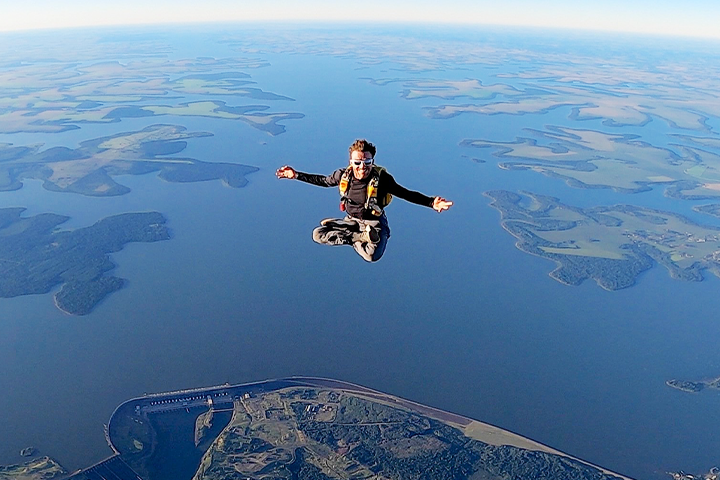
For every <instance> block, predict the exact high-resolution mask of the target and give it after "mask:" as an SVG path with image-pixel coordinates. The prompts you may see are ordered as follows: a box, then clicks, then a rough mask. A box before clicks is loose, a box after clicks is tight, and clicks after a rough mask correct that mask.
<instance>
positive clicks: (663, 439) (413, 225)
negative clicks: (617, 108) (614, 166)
mask: <svg viewBox="0 0 720 480" xmlns="http://www.w3.org/2000/svg"><path fill="white" fill-rule="evenodd" d="M206 42H207V43H201V44H199V45H198V43H197V42H195V43H193V42H191V41H189V40H187V39H186V40H184V43H185V44H187V45H188V48H191V50H190V52H191V53H192V54H193V55H202V54H207V53H203V52H207V51H212V50H216V51H219V52H220V53H217V54H216V56H223V55H229V54H231V53H232V50H231V49H230V47H228V46H225V45H217V44H215V43H212V42H209V41H206ZM177 48H178V51H180V50H181V49H180V48H179V47H177ZM183 48H184V47H183ZM180 53H184V52H177V51H176V52H175V53H173V55H176V56H178V57H182V55H181V54H180ZM261 56H262V58H263V59H266V60H268V61H269V62H270V63H271V65H272V66H271V67H267V68H261V69H255V70H249V71H248V73H250V74H251V75H252V79H253V80H254V81H257V82H258V87H259V88H263V89H264V90H266V91H271V92H274V93H278V94H282V95H286V96H289V97H292V98H294V99H295V100H296V101H295V102H289V101H278V102H267V104H268V105H270V106H271V109H272V111H278V112H281V111H287V112H302V113H303V114H305V118H304V119H302V120H293V121H287V122H285V124H286V126H287V132H286V133H284V134H282V135H279V136H277V137H271V136H269V135H267V134H265V133H263V132H260V131H258V130H254V129H252V128H250V127H248V126H247V125H245V124H243V123H240V122H228V121H221V120H213V119H202V118H183V119H173V118H170V117H161V118H159V119H152V118H151V119H148V118H142V119H126V120H123V121H122V122H121V123H117V124H112V125H111V126H110V127H109V128H108V127H104V128H102V129H101V128H99V127H98V128H97V131H98V132H99V131H102V133H97V135H98V136H99V135H103V136H104V135H109V134H112V133H116V132H120V131H128V130H136V129H139V128H143V127H144V126H146V125H150V124H153V123H181V124H183V125H185V126H186V127H188V129H189V130H191V131H194V130H201V131H210V132H213V133H214V134H215V136H214V137H212V138H199V139H193V140H191V141H190V143H189V145H188V148H187V149H186V150H185V151H183V152H181V153H180V154H179V156H187V157H192V158H197V159H199V160H203V161H232V162H239V163H245V164H249V165H254V166H257V167H259V168H260V170H259V171H258V172H257V173H254V174H251V175H250V176H249V180H250V183H249V185H248V186H247V187H245V188H242V189H230V188H224V187H222V186H221V185H220V183H219V182H204V183H194V184H173V183H167V182H163V181H161V180H159V179H158V178H157V177H156V176H155V174H149V175H144V176H122V177H119V178H117V180H118V182H120V183H122V184H124V185H127V186H129V187H130V188H131V189H132V191H131V193H129V194H128V195H125V196H122V197H115V198H100V199H96V198H87V197H82V196H77V195H71V194H58V193H52V192H48V191H46V190H44V189H42V187H41V185H40V183H39V182H27V184H26V186H25V187H24V188H23V189H21V190H18V191H15V192H7V193H3V194H1V195H0V206H25V207H27V208H28V211H27V214H28V215H33V214H37V213H41V212H47V211H51V212H54V213H59V214H64V215H68V216H70V217H71V220H70V221H69V222H67V224H65V225H64V227H65V228H78V227H82V226H86V225H90V224H92V223H93V222H95V221H97V220H98V219H100V218H103V217H105V216H107V215H111V214H115V213H121V212H129V211H146V210H157V211H160V212H162V213H163V214H164V215H166V217H167V218H168V226H169V227H170V228H171V230H172V234H173V238H172V239H171V240H170V241H166V242H158V243H153V244H131V245H128V246H126V248H125V249H124V250H122V251H121V252H118V253H116V254H113V255H112V259H113V261H114V262H115V263H116V264H117V265H118V266H117V267H116V269H115V271H114V274H115V275H118V276H120V277H123V278H126V279H128V284H127V287H126V288H124V289H123V290H121V291H119V292H117V293H115V294H113V295H111V296H109V297H108V298H107V299H106V300H105V301H103V302H102V303H101V304H100V305H99V306H98V307H97V308H96V309H95V310H94V311H93V313H91V314H90V315H88V316H85V317H69V316H66V315H64V314H62V313H61V312H59V311H58V310H57V309H55V308H54V306H53V303H52V298H51V295H50V294H48V295H36V296H27V297H19V298H14V299H0V365H3V367H2V370H0V372H1V373H2V374H1V375H0V391H2V392H3V395H2V396H0V432H3V436H2V438H3V440H2V442H0V464H3V463H8V462H12V461H17V460H18V457H17V452H18V451H19V450H20V448H23V447H25V446H28V445H34V446H36V447H38V448H39V449H40V451H41V452H42V453H44V454H48V455H51V456H53V457H55V458H57V459H58V460H59V461H60V462H61V463H63V464H64V465H66V466H67V467H68V468H70V469H74V468H79V467H81V466H85V465H89V464H90V463H92V462H94V461H97V460H100V459H102V458H103V457H105V456H107V455H108V454H109V451H108V449H107V448H106V447H105V442H104V439H103V431H102V424H103V423H104V422H106V421H107V419H108V417H109V415H110V413H111V412H112V411H113V409H114V408H115V406H117V405H118V404H119V403H121V402H122V401H124V400H126V399H127V398H130V397H133V396H136V395H138V394H142V393H143V392H158V391H164V390H171V389H179V388H188V387H195V386H204V385H212V384H220V383H224V382H232V383H235V382H246V381H252V380H258V379H264V378H268V377H281V376H288V375H294V374H303V375H318V376H328V377H334V378H339V379H343V380H347V381H351V382H357V383H360V384H363V385H367V386H369V387H372V388H376V389H379V390H382V391H386V392H389V393H392V394H395V395H399V396H403V397H407V398H411V399H413V400H416V401H419V402H422V403H427V404H429V405H433V406H436V407H440V408H443V409H446V410H449V411H452V412H456V413H460V414H463V415H466V416H469V417H473V418H477V419H479V420H483V421H486V422H490V423H493V424H495V425H498V426H500V427H503V428H506V429H509V430H512V431H515V432H517V433H520V434H522V435H525V436H528V437H531V438H533V439H535V440H538V441H541V442H543V443H546V444H549V445H551V446H553V447H555V448H558V449H560V450H563V451H566V452H568V453H571V454H573V455H575V456H578V457H581V458H583V459H586V460H588V461H591V462H593V463H597V464H599V465H602V466H604V467H606V468H609V469H612V470H616V471H618V472H621V473H623V474H627V475H630V476H634V477H637V478H646V479H650V478H658V479H659V478H663V475H664V472H665V471H668V470H678V469H683V470H686V471H698V472H700V471H707V469H709V468H710V467H711V466H713V465H714V464H715V462H716V461H717V457H716V454H717V452H718V451H720V438H718V436H717V435H716V434H715V433H716V432H717V431H718V428H720V419H718V416H717V415H716V412H717V411H718V408H720V395H718V394H717V393H713V392H705V393H703V394H702V395H690V394H686V393H682V392H678V391H675V390H672V389H670V388H668V387H666V386H665V384H664V382H665V381H666V380H668V379H670V378H681V379H697V378H703V377H707V376H713V375H718V374H720V373H718V372H720V351H719V350H718V348H717V340H716V339H717V338H720V324H718V322H717V321H716V315H715V312H717V311H718V310H720V296H718V295H717V291H718V287H719V286H720V281H719V280H718V279H717V278H715V277H713V276H709V278H708V279H707V280H706V281H704V282H701V283H689V282H687V283H686V282H680V281H676V280H672V279H671V278H670V277H669V276H668V275H667V272H666V271H665V270H664V269H663V268H661V267H656V268H654V269H652V270H651V271H649V272H647V273H645V274H643V275H642V276H641V277H640V278H639V281H638V284H637V285H636V286H634V287H632V288H630V289H626V290H622V291H617V292H607V291H604V290H602V289H600V288H599V287H597V286H596V285H595V284H594V283H593V282H586V283H584V284H583V285H582V286H580V287H567V286H564V285H561V284H559V283H558V282H556V281H554V280H552V279H551V278H550V277H548V275H547V274H548V272H550V271H551V270H552V269H553V268H554V265H553V263H552V262H550V261H548V260H545V259H541V258H537V257H533V256H529V255H527V254H525V253H523V252H521V251H519V250H517V249H516V248H515V247H514V242H515V239H514V238H513V237H512V236H510V235H509V234H508V233H507V232H505V231H504V230H503V229H502V228H501V227H500V224H499V214H498V212H497V211H496V210H494V209H492V208H490V207H489V206H488V203H489V199H488V198H487V197H484V196H483V195H482V192H484V191H486V190H490V189H498V188H501V189H507V190H521V189H525V190H531V191H534V192H538V193H543V194H548V195H554V196H557V197H559V198H560V199H561V200H562V201H565V202H568V203H571V204H574V205H579V206H591V205H603V204H604V205H611V204H615V203H633V204H641V205H645V206H650V207H653V208H661V209H675V211H681V212H682V213H687V210H689V208H688V207H685V206H679V205H678V203H679V202H677V201H674V200H671V199H667V198H665V197H663V196H662V191H661V190H660V189H656V190H654V191H652V192H646V193H642V194H637V195H623V194H619V193H616V192H613V191H610V190H578V189H572V188H569V187H567V186H566V185H565V184H564V183H563V182H562V181H560V180H557V179H552V178H547V177H542V176H539V175H537V174H533V173H532V172H509V171H506V170H501V169H499V168H497V166H496V163H497V160H496V159H494V157H492V156H491V155H489V154H488V153H487V151H481V150H474V149H469V148H462V147H460V146H459V142H460V141H462V140H463V139H465V138H486V139H491V140H496V141H511V140H514V138H515V137H516V136H522V135H524V134H523V133H522V128H525V127H530V128H537V129H540V128H543V126H544V125H546V124H563V122H565V123H568V122H569V121H568V120H567V118H566V117H567V114H568V113H569V111H568V110H564V111H563V110H561V109H558V110H557V111H553V112H550V113H549V114H547V115H535V116H534V115H525V116H509V117H501V116H494V117H482V116H471V115H467V116H459V117H456V118H453V119H448V120H432V119H429V118H427V117H425V116H424V115H423V110H422V107H423V106H428V105H432V104H433V102H432V101H430V100H428V101H408V100H404V99H402V98H400V96H399V95H400V91H401V86H400V85H399V84H391V85H388V86H385V87H378V86H373V85H371V84H369V83H368V82H367V80H364V79H363V78H362V77H368V76H370V77H373V76H374V77H378V78H379V77H387V76H388V75H387V73H383V71H382V70H383V69H386V68H387V65H385V66H382V65H381V66H370V67H367V68H363V69H362V70H356V68H357V65H356V63H355V62H354V60H352V59H347V58H345V59H343V58H336V57H331V56H315V55H288V54H272V53H262V54H261ZM474 68H475V70H474V71H469V72H468V71H467V70H465V71H462V72H461V71H460V69H458V70H457V71H452V70H449V71H448V72H447V76H448V78H468V77H474V76H476V77H477V78H482V76H483V75H485V76H487V75H489V74H488V71H486V70H485V69H484V68H483V67H481V66H477V67H474ZM493 68H494V67H493ZM493 71H496V70H495V69H494V70H493ZM423 75H425V76H426V77H427V78H437V77H438V75H439V74H438V73H437V72H434V73H426V74H423ZM398 76H401V75H400V74H399V75H398ZM223 100H226V101H228V103H230V104H233V105H242V104H253V103H262V102H254V101H251V99H244V98H235V99H225V98H223ZM583 125H584V126H587V128H598V129H602V127H601V126H599V124H590V123H585V124H583ZM87 127H88V128H87V129H86V126H83V130H81V132H86V133H87V132H93V135H96V133H95V132H96V131H95V130H92V129H91V128H89V127H90V126H87ZM658 128H661V127H658ZM604 131H612V130H610V129H605V130H604ZM648 131H650V129H649V130H648ZM653 131H654V130H653ZM75 132H79V131H75ZM657 132H660V130H657ZM648 135H653V133H648ZM655 135H660V133H655ZM6 137H12V136H10V135H5V136H2V138H0V141H8V140H7V139H6ZM356 137H367V138H369V139H371V141H373V142H374V143H376V145H378V155H377V159H378V163H381V164H383V165H385V166H387V167H388V168H389V170H390V171H391V173H393V174H394V175H395V177H396V178H397V179H398V181H400V182H401V183H402V184H403V185H405V186H407V187H409V188H413V189H417V190H421V191H423V192H425V193H428V194H431V195H436V194H439V195H444V196H446V197H448V198H450V199H452V200H454V201H455V202H456V205H455V206H454V207H453V208H452V210H450V211H449V212H447V213H444V214H442V215H438V214H436V213H435V212H433V211H431V210H429V209H424V208H421V207H418V206H414V205H409V204H407V203H404V202H402V201H401V200H396V201H395V202H393V204H392V205H391V206H390V207H389V209H388V216H389V220H390V227H391V229H392V233H393V235H392V238H391V239H390V242H389V244H388V250H387V253H386V255H385V257H384V258H383V259H382V261H380V262H379V263H377V264H374V265H366V264H364V263H363V262H361V261H360V260H359V259H358V258H357V256H356V254H355V253H354V252H353V251H352V250H350V249H347V248H345V249H343V248H333V249H331V248H328V247H321V246H319V245H316V244H314V243H313V242H312V241H311V237H310V232H311V230H312V228H313V227H314V226H315V225H316V224H317V221H318V220H319V219H321V218H325V217H328V216H333V215H337V213H338V212H337V192H336V191H334V190H333V189H327V190H322V189H319V188H316V187H312V186H309V185H305V184H301V183H298V182H291V181H281V180H277V179H276V178H275V177H274V170H275V168H277V167H278V166H280V165H282V164H285V163H289V164H291V165H293V166H295V167H296V168H298V169H300V170H303V171H309V172H316V173H329V172H331V171H332V170H333V169H335V168H338V167H340V166H342V164H343V162H344V161H345V159H346V155H347V153H346V152H347V146H348V145H349V144H350V143H351V142H352V141H353V140H354V139H355V138H356ZM27 138H28V136H27V135H24V136H20V135H19V136H17V138H16V140H17V141H18V143H22V142H27ZM84 138H90V137H89V136H87V137H83V135H78V134H77V133H74V132H67V133H65V134H59V135H57V136H47V139H46V138H45V137H43V139H42V141H47V142H50V141H51V140H52V141H53V142H57V144H63V145H67V146H72V145H73V143H75V144H76V143H77V142H78V141H80V140H82V139H84ZM21 140H22V142H21ZM36 141H38V140H36ZM463 155H467V156H470V157H478V158H483V159H485V160H487V163H484V164H479V163H476V162H473V161H471V160H469V159H468V158H465V157H463ZM701 218H704V216H701Z"/></svg>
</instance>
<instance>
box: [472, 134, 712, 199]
mask: <svg viewBox="0 0 720 480" xmlns="http://www.w3.org/2000/svg"><path fill="white" fill-rule="evenodd" d="M525 131H526V132H527V133H528V134H529V135H528V136H522V137H517V138H516V139H515V140H514V141H511V142H496V141H489V140H477V139H466V140H463V141H462V142H461V143H460V145H461V146H465V147H471V148H480V149H489V150H490V151H492V152H493V156H495V157H496V158H498V159H500V163H499V166H500V168H503V169H506V170H524V171H532V172H538V173H542V174H544V175H546V176H549V177H553V178H560V179H563V180H565V182H566V183H567V184H568V185H570V186H571V187H576V188H611V189H613V190H615V191H618V192H622V193H638V192H644V191H648V190H651V189H652V188H653V187H655V186H660V187H663V188H665V195H666V196H668V197H673V198H679V199H685V200H703V199H717V198H718V197H720V154H719V153H716V152H714V151H713V149H717V145H715V144H714V143H711V142H710V141H709V140H707V139H705V138H703V137H694V136H690V135H675V136H674V137H673V138H674V139H676V141H678V142H680V143H672V144H670V145H669V146H667V147H665V146H663V147H658V146H655V145H652V144H649V143H647V142H645V141H642V140H641V139H640V137H639V136H638V135H634V134H623V133H605V132H601V131H598V130H591V129H577V128H569V127H562V126H553V125H549V126H546V127H545V129H544V130H537V129H530V128H527V129H525Z"/></svg>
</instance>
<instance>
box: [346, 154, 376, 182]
mask: <svg viewBox="0 0 720 480" xmlns="http://www.w3.org/2000/svg"><path fill="white" fill-rule="evenodd" d="M372 163H373V157H372V154H371V153H370V152H359V151H357V150H354V151H353V152H352V153H351V154H350V165H351V166H352V171H353V175H354V176H355V178H357V179H358V180H362V179H364V178H366V177H367V176H368V175H370V171H371V170H372Z"/></svg>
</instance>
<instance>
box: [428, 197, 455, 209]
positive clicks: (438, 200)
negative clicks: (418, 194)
mask: <svg viewBox="0 0 720 480" xmlns="http://www.w3.org/2000/svg"><path fill="white" fill-rule="evenodd" d="M452 205H453V202H451V201H450V200H447V199H444V198H442V197H435V200H434V201H433V206H432V207H433V209H434V210H435V211H437V212H442V211H443V210H447V209H448V208H450V207H452Z"/></svg>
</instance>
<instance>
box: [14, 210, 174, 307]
mask: <svg viewBox="0 0 720 480" xmlns="http://www.w3.org/2000/svg"><path fill="white" fill-rule="evenodd" d="M24 211H25V209H24V208H2V209H0V297H2V298H11V297H17V296H20V295H33V294H41V293H48V292H50V291H51V290H52V289H53V288H55V287H56V286H58V285H61V286H62V287H61V288H60V290H59V291H58V292H57V293H56V294H55V305H56V306H57V307H58V308H59V309H60V310H62V311H63V312H65V313H68V314H72V315H86V314H88V313H90V312H91V311H92V309H93V308H94V307H95V306H96V305H97V304H98V303H99V302H100V301H102V299H103V298H105V297H106V296H107V295H109V294H110V293H112V292H114V291H116V290H119V289H120V288H122V287H123V285H124V280H123V279H121V278H118V277H114V276H111V275H108V272H109V271H111V270H112V269H113V268H114V267H115V265H114V264H113V263H112V261H111V260H110V257H109V254H110V253H114V252H118V251H120V250H122V248H123V247H124V246H125V245H126V244H127V243H130V242H157V241H161V240H167V239H169V238H170V233H169V231H168V229H167V227H166V226H165V222H166V220H165V217H163V215H162V214H160V213H158V212H141V213H125V214H121V215H115V216H111V217H107V218H104V219H102V220H100V221H98V222H97V223H95V224H93V225H91V226H89V227H84V228H78V229H76V230H58V227H59V226H60V225H62V224H63V223H64V222H66V221H67V220H68V219H69V218H68V217H65V216H62V215H56V214H52V213H43V214H38V215H34V216H31V217H24V216H22V214H23V212H24Z"/></svg>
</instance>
